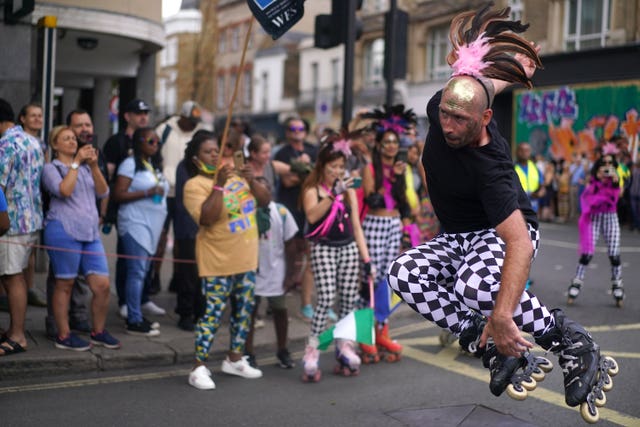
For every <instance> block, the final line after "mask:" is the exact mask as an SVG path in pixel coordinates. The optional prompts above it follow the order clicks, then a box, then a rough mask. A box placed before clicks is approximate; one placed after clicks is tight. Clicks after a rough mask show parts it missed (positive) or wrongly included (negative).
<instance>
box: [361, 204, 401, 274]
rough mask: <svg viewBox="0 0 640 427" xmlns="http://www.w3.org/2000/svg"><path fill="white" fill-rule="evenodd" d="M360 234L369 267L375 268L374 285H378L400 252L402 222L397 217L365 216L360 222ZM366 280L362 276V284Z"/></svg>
mask: <svg viewBox="0 0 640 427" xmlns="http://www.w3.org/2000/svg"><path fill="white" fill-rule="evenodd" d="M362 232H363V234H364V237H365V239H366V241H367V248H368V249H369V256H370V257H371V265H373V266H374V267H375V268H376V277H375V280H374V283H378V282H379V281H380V280H382V279H384V277H385V274H386V271H387V267H388V266H389V263H391V261H393V259H394V258H395V257H397V256H398V253H399V252H400V239H401V238H402V222H401V221H400V217H399V216H395V217H393V216H373V215H367V216H366V217H365V219H364V221H363V222H362ZM363 274H364V272H363ZM366 280H367V278H366V277H364V276H363V283H364V282H366Z"/></svg>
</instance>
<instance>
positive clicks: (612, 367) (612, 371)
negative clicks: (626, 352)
mask: <svg viewBox="0 0 640 427" xmlns="http://www.w3.org/2000/svg"><path fill="white" fill-rule="evenodd" d="M604 359H605V360H606V361H607V362H608V364H609V369H607V372H608V373H609V375H610V376H612V377H615V376H616V375H618V372H620V368H618V362H616V361H615V359H614V358H613V357H610V356H605V358H604Z"/></svg>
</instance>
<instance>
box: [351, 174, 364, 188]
mask: <svg viewBox="0 0 640 427" xmlns="http://www.w3.org/2000/svg"><path fill="white" fill-rule="evenodd" d="M361 186H362V177H360V176H354V177H353V185H352V186H351V188H360V187H361Z"/></svg>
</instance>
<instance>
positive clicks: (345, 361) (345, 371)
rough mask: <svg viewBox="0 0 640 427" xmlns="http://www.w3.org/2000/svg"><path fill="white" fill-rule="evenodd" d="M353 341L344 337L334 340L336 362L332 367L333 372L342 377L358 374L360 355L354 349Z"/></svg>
mask: <svg viewBox="0 0 640 427" xmlns="http://www.w3.org/2000/svg"><path fill="white" fill-rule="evenodd" d="M355 348H356V345H355V342H353V341H351V340H345V339H337V340H336V360H337V361H338V364H337V365H336V366H335V368H333V373H334V374H336V375H342V376H343V377H350V376H356V375H358V374H360V364H361V360H360V357H359V356H358V355H357V354H356V351H355Z"/></svg>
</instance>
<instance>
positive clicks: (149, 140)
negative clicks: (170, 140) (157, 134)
mask: <svg viewBox="0 0 640 427" xmlns="http://www.w3.org/2000/svg"><path fill="white" fill-rule="evenodd" d="M144 142H146V143H147V144H149V145H157V144H158V143H159V142H160V140H159V139H158V138H147V139H145V140H144Z"/></svg>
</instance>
